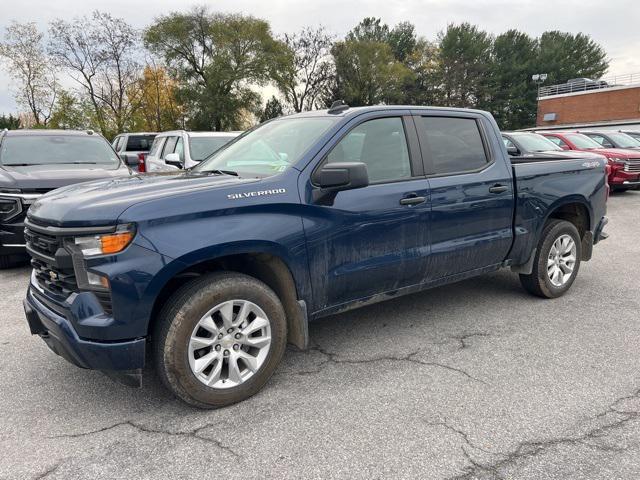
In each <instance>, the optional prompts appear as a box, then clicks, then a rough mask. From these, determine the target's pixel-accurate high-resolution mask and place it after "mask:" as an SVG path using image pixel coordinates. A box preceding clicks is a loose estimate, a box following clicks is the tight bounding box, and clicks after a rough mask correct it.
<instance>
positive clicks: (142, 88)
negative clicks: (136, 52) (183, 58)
mask: <svg viewBox="0 0 640 480" xmlns="http://www.w3.org/2000/svg"><path fill="white" fill-rule="evenodd" d="M139 82H140V84H139V86H138V87H137V90H139V92H140V93H139V105H138V107H139V108H138V109H137V114H136V116H135V121H134V124H135V126H136V129H137V130H144V131H153V132H163V131H166V130H173V129H176V128H181V127H182V109H181V108H180V105H178V101H177V98H176V95H177V90H178V85H177V82H176V81H175V80H174V79H172V78H171V77H170V76H169V74H168V73H167V70H166V69H165V68H164V67H161V66H158V65H156V64H155V62H153V61H152V63H151V64H148V65H146V66H145V68H144V72H143V74H142V78H140V80H139Z"/></svg>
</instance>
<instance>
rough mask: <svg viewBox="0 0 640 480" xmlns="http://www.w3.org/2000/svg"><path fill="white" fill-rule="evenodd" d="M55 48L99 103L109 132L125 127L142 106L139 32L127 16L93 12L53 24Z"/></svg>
mask: <svg viewBox="0 0 640 480" xmlns="http://www.w3.org/2000/svg"><path fill="white" fill-rule="evenodd" d="M49 33H50V37H51V40H50V43H49V51H50V53H51V55H52V57H53V58H54V60H55V61H56V62H57V64H58V65H59V67H61V68H63V69H65V70H66V71H67V72H68V73H69V74H70V75H71V77H72V78H73V79H74V80H75V81H76V82H77V83H78V85H79V86H80V89H81V91H82V92H83V94H84V95H85V96H86V97H87V98H88V100H89V102H90V103H91V105H92V106H93V109H94V114H95V117H96V120H97V122H98V125H99V128H100V130H101V132H102V134H103V135H105V136H106V137H111V136H113V135H114V134H116V133H120V132H122V131H124V130H125V129H126V128H127V126H128V124H129V123H130V121H131V118H132V116H133V113H134V111H135V109H136V105H137V104H138V102H137V97H138V91H137V88H136V87H137V85H138V78H139V75H140V68H141V67H140V64H139V62H138V60H137V53H138V48H139V37H138V34H137V32H136V31H135V30H134V29H133V27H131V26H130V25H128V24H127V23H126V22H125V21H124V20H123V19H119V18H115V17H112V16H111V15H110V14H108V13H101V12H98V11H96V12H93V14H92V15H91V17H83V18H81V19H76V20H73V21H69V22H68V21H65V20H61V19H59V20H55V21H54V22H52V23H51V26H50V29H49Z"/></svg>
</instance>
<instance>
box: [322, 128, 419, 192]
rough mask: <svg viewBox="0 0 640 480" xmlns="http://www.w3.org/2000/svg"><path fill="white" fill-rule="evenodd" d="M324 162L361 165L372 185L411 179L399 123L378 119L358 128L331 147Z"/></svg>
mask: <svg viewBox="0 0 640 480" xmlns="http://www.w3.org/2000/svg"><path fill="white" fill-rule="evenodd" d="M327 162H329V163H336V162H363V163H365V164H366V165H367V173H368V174H369V181H370V182H371V183H377V182H389V181H395V180H402V179H406V178H410V177H411V163H410V161H409V150H408V148H407V139H406V136H405V133H404V126H403V124H402V119H401V118H399V117H389V118H378V119H375V120H369V121H367V122H364V123H362V124H360V125H358V126H357V127H355V128H354V129H353V130H351V131H350V132H349V133H348V134H347V135H346V136H345V137H344V138H343V139H342V140H340V142H338V143H337V144H336V146H335V147H333V150H331V153H329V155H328V156H327Z"/></svg>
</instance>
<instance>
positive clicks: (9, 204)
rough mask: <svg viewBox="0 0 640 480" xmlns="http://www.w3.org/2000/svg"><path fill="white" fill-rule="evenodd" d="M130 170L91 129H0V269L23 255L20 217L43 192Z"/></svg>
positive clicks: (114, 175) (121, 175) (22, 228)
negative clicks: (3, 130) (0, 130)
mask: <svg viewBox="0 0 640 480" xmlns="http://www.w3.org/2000/svg"><path fill="white" fill-rule="evenodd" d="M130 175H131V171H130V170H129V168H127V167H126V166H125V165H123V163H122V162H121V160H120V159H119V158H118V156H117V155H116V153H115V152H114V151H113V149H112V148H111V146H110V145H109V142H107V140H105V139H104V138H103V137H101V136H100V135H97V134H95V133H94V132H92V131H72V130H10V131H6V132H0V268H7V267H9V266H11V265H13V264H15V263H16V261H20V260H22V259H25V258H27V257H26V251H25V241H24V235H23V232H24V219H25V215H26V212H27V209H28V208H29V206H30V205H31V204H32V203H33V202H35V201H36V200H37V199H38V198H40V196H41V195H42V194H44V193H46V192H49V191H51V190H53V189H56V188H59V187H63V186H66V185H70V184H73V183H79V182H84V181H87V180H96V179H99V178H107V177H108V178H116V177H129V176H130Z"/></svg>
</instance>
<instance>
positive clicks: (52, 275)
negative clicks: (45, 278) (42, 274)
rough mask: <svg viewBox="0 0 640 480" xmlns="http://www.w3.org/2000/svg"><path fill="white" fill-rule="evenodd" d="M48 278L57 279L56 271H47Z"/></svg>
mask: <svg viewBox="0 0 640 480" xmlns="http://www.w3.org/2000/svg"><path fill="white" fill-rule="evenodd" d="M49 278H50V279H51V280H58V274H57V273H56V272H54V271H50V272H49Z"/></svg>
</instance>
